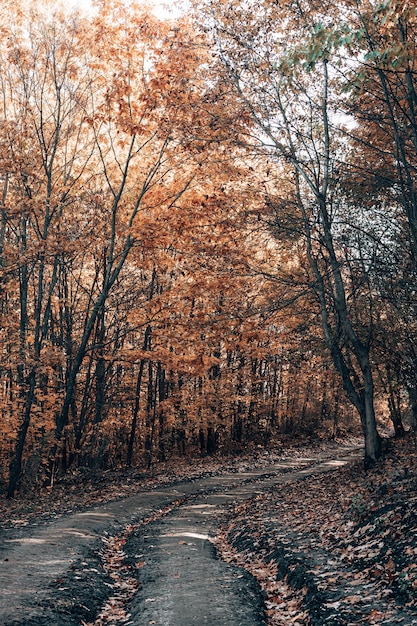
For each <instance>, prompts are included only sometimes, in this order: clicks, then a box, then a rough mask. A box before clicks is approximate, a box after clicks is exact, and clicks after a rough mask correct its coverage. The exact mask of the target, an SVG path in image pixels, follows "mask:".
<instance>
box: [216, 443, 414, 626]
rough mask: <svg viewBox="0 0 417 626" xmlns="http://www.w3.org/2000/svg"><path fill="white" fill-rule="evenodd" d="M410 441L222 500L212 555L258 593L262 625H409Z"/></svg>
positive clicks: (411, 543) (411, 559)
mask: <svg viewBox="0 0 417 626" xmlns="http://www.w3.org/2000/svg"><path fill="white" fill-rule="evenodd" d="M416 452H417V449H416V442H415V441H414V440H413V439H412V438H411V437H409V438H407V439H403V440H397V441H391V442H390V443H389V445H388V450H387V452H386V455H385V459H384V462H383V463H381V464H380V465H379V466H378V467H376V468H375V469H373V470H371V471H368V472H365V471H364V469H363V465H362V463H360V462H357V463H354V464H350V465H346V466H344V467H341V468H339V469H337V470H336V471H335V472H332V473H330V474H325V475H323V474H320V475H317V476H309V477H307V478H306V479H304V480H303V481H297V482H291V483H288V484H286V485H282V486H279V487H278V486H277V488H273V489H271V490H270V491H268V492H267V493H264V494H261V495H259V496H258V497H256V498H255V499H252V500H248V501H246V502H244V503H241V504H239V505H237V506H234V507H233V506H231V507H230V508H229V510H228V512H227V513H226V514H225V518H224V521H223V525H222V530H221V532H220V533H219V535H218V536H217V538H216V543H217V547H218V551H219V554H220V555H221V557H222V558H223V559H225V560H227V561H228V562H233V563H235V564H238V565H240V566H242V567H244V568H245V569H246V570H247V571H249V572H250V573H252V575H253V576H255V577H256V578H257V580H258V581H259V583H260V585H261V588H262V589H263V592H264V594H265V600H266V614H267V623H268V624H271V625H274V626H275V625H282V626H288V625H290V624H295V625H297V624H298V625H299V626H305V625H312V626H322V625H331V626H336V625H338V626H339V625H340V626H341V625H346V626H349V625H353V624H381V625H382V624H385V625H388V624H391V625H393V624H403V625H411V624H417V464H416V457H417V454H416Z"/></svg>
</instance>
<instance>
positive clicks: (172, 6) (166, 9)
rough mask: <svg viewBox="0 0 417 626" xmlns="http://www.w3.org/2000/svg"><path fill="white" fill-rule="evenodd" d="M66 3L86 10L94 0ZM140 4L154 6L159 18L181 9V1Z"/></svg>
mask: <svg viewBox="0 0 417 626" xmlns="http://www.w3.org/2000/svg"><path fill="white" fill-rule="evenodd" d="M65 4H66V5H67V6H68V7H71V8H72V7H79V8H81V9H84V10H87V11H89V10H91V7H92V0H66V1H65ZM140 4H143V6H144V7H146V8H152V10H153V12H154V13H155V15H156V16H157V17H159V18H170V17H171V18H172V17H176V16H178V15H179V14H180V13H181V11H180V10H179V9H178V4H180V3H179V2H175V1H174V2H172V1H171V2H170V1H169V0H168V1H165V2H164V1H163V0H162V1H160V0H141V2H140Z"/></svg>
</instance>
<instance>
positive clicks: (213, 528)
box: [0, 447, 362, 626]
mask: <svg viewBox="0 0 417 626" xmlns="http://www.w3.org/2000/svg"><path fill="white" fill-rule="evenodd" d="M329 455H330V453H329V451H327V452H326V453H323V452H321V453H318V454H312V455H309V456H306V457H299V458H297V459H296V460H291V459H287V460H283V461H281V462H278V463H274V464H273V465H271V466H269V467H263V468H256V469H254V470H252V471H245V472H227V473H224V474H222V475H220V476H212V477H205V478H200V479H195V480H190V481H183V482H181V483H177V484H174V485H168V486H165V487H162V488H158V489H155V490H152V491H146V492H142V493H138V494H137V495H135V496H132V497H129V498H125V499H123V500H119V501H115V502H112V503H109V504H106V505H100V506H97V507H94V508H91V509H90V510H87V511H85V512H81V513H74V514H70V515H64V516H62V517H61V518H59V519H58V520H57V521H53V522H50V523H46V524H42V525H39V526H38V525H35V524H33V525H31V526H28V527H25V528H22V529H17V530H16V529H6V530H2V531H1V543H0V587H1V590H2V593H1V597H0V623H1V624H4V625H5V626H18V625H26V626H46V625H48V626H76V625H77V626H79V625H80V624H95V625H96V626H101V625H102V624H109V623H112V624H127V623H128V624H133V625H136V626H139V625H140V626H144V624H159V625H167V626H168V625H169V626H180V625H181V626H197V624H198V625H202V624H207V625H208V624H210V625H212V626H215V625H219V626H220V625H223V624H224V625H225V624H227V625H228V626H233V625H236V626H237V624H239V625H241V626H255V625H256V624H262V623H263V621H262V601H261V595H260V593H259V590H258V588H257V585H256V583H255V581H254V579H253V578H251V577H250V575H249V574H247V573H246V572H245V571H244V570H242V569H239V568H237V567H236V566H233V565H230V564H226V563H223V562H222V561H220V560H218V559H216V558H215V550H214V548H213V546H212V544H211V540H212V539H213V538H214V537H215V535H216V532H217V522H216V516H218V515H219V514H220V513H221V510H222V507H223V506H225V505H227V504H230V503H235V502H236V503H237V502H239V501H243V500H245V499H249V498H253V497H255V496H256V495H257V494H261V493H264V492H265V491H267V490H268V489H270V488H271V487H272V486H273V485H277V484H284V483H288V482H291V481H297V480H300V479H302V478H303V477H308V476H311V475H314V474H318V473H322V472H328V471H331V470H332V469H335V468H337V467H340V466H342V465H344V464H347V463H349V462H352V461H354V460H357V459H358V458H360V457H361V455H362V452H361V451H360V450H358V449H352V448H349V447H341V448H340V452H339V455H338V456H337V457H336V453H335V451H333V455H334V456H331V457H330V456H329ZM202 590H204V592H202ZM100 616H101V617H100ZM109 619H110V621H109Z"/></svg>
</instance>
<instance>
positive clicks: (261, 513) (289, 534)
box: [0, 438, 417, 626]
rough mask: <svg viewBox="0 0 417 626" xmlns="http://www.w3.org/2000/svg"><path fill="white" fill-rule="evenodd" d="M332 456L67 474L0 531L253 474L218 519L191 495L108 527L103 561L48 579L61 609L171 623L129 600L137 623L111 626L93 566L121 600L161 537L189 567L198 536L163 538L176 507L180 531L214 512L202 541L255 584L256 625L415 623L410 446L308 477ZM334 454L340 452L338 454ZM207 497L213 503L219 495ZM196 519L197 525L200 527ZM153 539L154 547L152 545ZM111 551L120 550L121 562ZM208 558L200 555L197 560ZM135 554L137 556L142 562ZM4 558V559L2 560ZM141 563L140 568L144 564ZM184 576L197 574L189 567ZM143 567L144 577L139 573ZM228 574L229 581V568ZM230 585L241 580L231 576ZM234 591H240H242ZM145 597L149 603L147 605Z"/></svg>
mask: <svg viewBox="0 0 417 626" xmlns="http://www.w3.org/2000/svg"><path fill="white" fill-rule="evenodd" d="M341 450H342V448H341V447H340V446H338V445H337V444H336V443H333V442H331V443H327V444H321V445H320V446H316V447H315V448H314V451H312V449H311V448H306V447H305V446H304V447H292V448H289V449H287V450H282V449H281V450H277V451H275V452H271V451H270V452H265V451H263V450H256V451H254V452H253V453H252V454H248V455H244V456H240V457H237V458H227V459H220V458H218V459H217V458H214V459H210V458H204V459H200V460H199V461H193V462H188V461H187V462H183V463H182V464H180V465H178V464H165V465H164V466H163V467H162V466H160V467H159V469H158V471H156V472H153V474H152V475H149V474H146V473H142V472H139V471H137V470H132V471H130V472H104V473H99V472H97V473H91V472H90V473H88V474H85V475H81V473H80V472H78V473H76V474H75V475H73V476H67V477H66V478H65V479H64V480H63V481H62V482H60V483H59V484H57V485H56V486H55V488H54V490H53V492H52V493H49V492H47V493H45V494H44V495H43V498H41V499H39V498H37V497H35V496H33V497H32V498H28V496H27V495H26V497H24V498H23V497H22V498H17V499H16V500H15V501H13V502H8V503H5V502H4V503H2V505H1V508H0V524H1V526H2V528H3V531H4V532H5V533H9V534H10V533H16V537H19V536H23V535H24V533H25V532H26V531H29V530H30V529H31V528H32V527H36V528H40V527H42V526H45V527H46V528H47V527H48V525H50V524H55V522H54V520H61V519H65V518H67V519H68V518H70V517H71V516H74V514H75V513H76V512H80V511H88V510H92V509H91V507H92V506H93V505H94V506H95V507H97V506H103V505H105V503H107V502H111V501H113V502H114V501H116V502H120V503H122V504H123V503H125V502H127V501H128V499H129V497H131V496H133V495H134V494H138V492H139V491H143V492H145V491H148V492H149V493H151V492H152V493H154V494H156V492H157V491H161V490H162V487H163V486H164V485H165V486H168V485H178V484H180V485H181V484H182V485H186V484H188V487H187V489H188V490H189V493H194V491H193V490H194V486H195V487H197V486H198V484H201V485H203V484H204V483H203V482H201V483H198V481H204V480H206V481H209V480H212V483H211V484H216V480H217V479H216V477H218V478H219V479H220V477H222V476H224V475H225V474H228V475H229V476H230V475H233V474H234V473H235V474H236V476H244V475H245V473H250V472H251V471H253V470H254V469H255V468H257V471H258V472H260V476H263V478H259V481H258V485H257V486H256V484H255V485H254V488H253V493H252V494H251V497H249V496H248V495H246V496H243V497H242V495H241V497H240V498H234V497H232V498H230V497H229V496H227V494H225V496H224V498H225V499H224V502H223V503H222V506H221V508H220V509H219V510H214V505H213V504H210V500H209V499H208V496H207V495H204V493H203V492H202V491H198V497H199V498H200V499H202V500H201V503H200V501H198V500H194V501H193V502H194V504H193V507H190V506H188V509H187V506H184V504H186V503H184V502H182V503H181V502H179V501H178V502H177V503H176V504H174V506H172V505H171V507H168V509H166V510H163V509H161V510H159V511H158V512H157V513H156V514H152V515H151V516H148V517H147V518H146V519H145V518H144V519H143V520H142V521H141V522H140V524H139V526H137V527H135V525H134V524H133V525H132V524H130V525H129V524H126V523H125V521H123V520H122V526H123V527H124V530H123V531H120V530H118V532H117V533H115V534H114V535H113V536H114V538H115V543H114V542H113V543H112V541H113V539H112V535H111V534H106V537H105V541H106V543H105V545H106V546H107V548H106V551H105V553H106V554H107V556H106V555H105V554H104V553H103V551H100V552H98V551H97V550H95V551H93V552H91V553H90V554H89V556H86V555H84V557H83V558H84V560H82V559H81V560H80V562H78V563H75V562H74V564H73V565H71V570H72V571H71V572H70V574H69V575H67V576H65V577H63V578H61V577H59V578H58V579H57V581H56V584H55V590H58V591H59V592H60V593H61V596H62V602H64V601H65V602H67V603H68V602H70V600H69V599H68V598H69V597H70V596H71V598H72V601H73V600H74V597H75V596H76V595H77V594H78V595H79V597H80V598H82V600H83V602H84V604H86V603H88V602H90V606H89V611H90V612H91V610H92V608H91V607H93V605H94V606H95V605H97V611H98V610H99V608H100V607H101V613H100V614H101V618H100V619H101V621H100V620H99V621H96V622H94V623H95V624H97V625H98V624H100V625H101V624H116V623H117V624H122V623H124V624H128V623H131V624H135V623H138V624H141V626H142V624H143V623H145V624H146V623H149V624H151V623H157V624H158V623H170V624H171V623H172V624H174V622H159V621H156V620H155V619H153V618H152V615H151V614H150V613H149V611H148V609H149V606H150V605H144V604H143V597H142V604H141V603H140V602H139V604H138V603H137V605H136V607H135V606H134V602H133V605H132V606H133V608H134V609H135V610H136V611H137V612H138V615H139V616H142V617H138V619H139V622H135V621H134V620H133V621H129V614H128V613H126V612H125V613H123V615H122V616H121V617H120V619H119V618H117V619H116V618H115V611H116V612H117V611H118V610H119V609H118V606H117V603H116V605H114V604H113V605H112V604H111V603H110V604H109V603H108V598H107V605H106V594H107V596H108V595H109V593H108V589H109V588H110V587H111V586H112V585H113V586H114V576H113V574H114V572H113V574H111V573H110V574H109V570H108V568H107V570H106V567H104V566H103V560H105V559H106V558H107V560H108V561H109V562H110V563H112V567H113V570H114V568H116V569H117V568H118V567H119V564H120V570H121V571H122V570H124V572H125V573H124V578H123V576H122V577H121V583H120V581H119V583H118V584H119V586H120V584H121V586H122V587H123V589H124V592H123V593H125V596H126V597H125V600H126V598H130V599H131V598H132V597H133V598H134V597H138V594H137V591H138V585H139V584H140V586H141V587H142V584H144V583H145V579H146V576H148V578H149V581H150V582H151V583H152V581H154V580H155V578H157V577H155V576H154V577H152V570H151V567H150V566H151V564H152V559H150V560H147V559H148V556H149V555H147V554H146V550H148V551H149V549H154V548H155V551H156V549H157V545H156V544H157V541H156V539H155V538H158V537H159V538H161V537H162V538H164V539H163V542H166V541H168V539H167V537H171V538H172V539H170V540H172V541H174V543H175V544H177V547H178V546H180V547H181V549H183V548H184V550H189V551H190V552H189V557H187V559H189V558H191V559H192V558H193V554H194V553H196V552H198V550H197V548H196V544H195V541H197V539H196V538H198V537H200V535H199V534H197V533H192V532H191V533H189V535H190V536H191V535H193V534H194V535H195V536H196V538H194V539H192V540H185V541H184V540H181V541H179V540H178V539H175V537H176V536H177V535H176V534H175V532H171V533H169V532H166V529H167V528H169V527H170V525H171V528H174V525H175V523H177V522H176V521H175V519H174V518H175V516H176V515H180V513H181V507H182V511H183V513H182V516H183V517H182V521H181V523H182V524H184V523H185V522H184V520H186V521H187V523H188V522H190V519H192V517H191V516H192V514H197V512H198V511H200V512H201V513H204V514H207V510H208V509H207V508H208V507H212V508H213V511H212V512H214V517H215V518H216V520H215V523H213V521H211V525H212V527H213V528H215V530H216V533H215V534H216V537H215V538H213V537H210V539H211V541H214V544H215V546H216V549H217V552H218V554H219V555H220V556H221V557H222V559H224V560H225V561H227V562H229V563H230V566H231V567H232V566H233V567H234V566H239V567H242V568H244V569H245V570H247V572H249V573H250V574H251V575H252V576H254V578H255V579H256V581H257V583H258V584H259V587H256V589H257V590H258V591H257V593H258V595H259V598H260V600H261V604H263V608H264V617H263V619H264V622H265V623H267V624H270V625H271V626H272V625H274V626H275V625H284V624H285V625H286V626H290V625H291V624H294V625H295V626H297V625H298V626H307V625H312V626H319V625H323V626H326V625H328V624H329V625H331V626H335V625H346V626H348V625H350V624H385V625H387V624H392V625H393V624H403V625H407V624H410V625H411V624H416V623H417V510H416V508H415V504H416V502H417V466H416V462H415V460H416V447H415V443H414V442H413V441H412V440H411V438H410V439H405V440H402V441H395V442H392V443H391V444H390V449H389V450H388V451H387V453H386V457H385V459H384V462H383V463H381V465H379V466H378V467H377V468H375V469H374V470H372V471H369V472H366V473H365V471H364V470H363V466H362V463H361V462H360V461H358V462H355V463H349V464H348V465H345V466H341V467H338V463H337V461H335V466H334V469H332V471H331V472H327V473H322V470H319V469H317V472H315V470H314V467H315V466H314V465H312V464H313V463H316V464H317V463H318V462H319V461H320V459H331V458H332V457H333V458H334V459H337V458H338V455H339V456H340V454H341ZM344 450H345V451H346V447H345V448H344ZM309 455H310V456H311V458H312V463H310V466H311V465H312V469H311V471H307V472H305V473H304V474H301V473H300V472H299V471H298V473H297V459H299V460H300V463H299V467H305V466H306V464H305V461H304V460H305V459H306V458H307V457H308V456H309ZM313 457H314V459H313ZM303 459H304V460H303ZM285 460H287V462H288V463H289V466H288V470H290V465H291V462H292V461H294V466H293V469H292V470H291V471H289V472H288V473H286V474H285V476H284V474H283V479H282V480H281V479H279V478H274V480H273V481H272V482H270V483H269V482H268V480H267V478H268V471H269V469H270V468H271V467H272V466H273V465H274V463H275V464H277V463H278V462H281V463H282V462H283V461H285ZM316 466H317V468H318V465H316ZM285 471H287V470H285ZM284 478H285V480H284ZM220 482H221V481H220ZM193 485H194V486H193ZM180 489H181V488H180ZM195 493H197V492H195ZM212 493H214V492H213V490H212V491H210V489H209V490H207V491H206V494H209V495H210V494H212ZM230 493H231V492H230ZM236 493H237V492H236ZM247 494H249V490H248V491H247ZM226 496H227V497H226ZM216 497H217V498H219V497H220V494H218V495H217V496H216ZM204 507H206V510H205V511H204V510H203V509H204ZM193 508H194V510H193V511H192V509H193ZM94 510H95V511H99V510H102V509H97V508H95V509H94ZM184 515H185V517H184ZM165 517H166V520H165V521H164V520H163V518H165ZM71 519H72V518H71ZM201 519H202V518H200V522H199V523H202V524H205V521H203V522H201ZM206 519H208V518H207V517H206ZM161 520H162V521H161ZM164 524H166V525H165V526H164ZM144 525H145V526H146V528H147V531H146V533H147V536H148V538H149V537H150V539H148V544H147V547H146V545H144V544H143V526H144ZM138 528H142V531H140V532H137V531H138ZM164 529H165V531H164ZM204 532H206V530H205V531H204ZM7 536H9V535H7ZM11 536H12V535H11ZM203 537H205V535H201V540H202V539H203ZM158 540H159V541H160V542H161V539H158ZM117 542H119V544H118V545H119V547H118V545H116V544H117ZM120 542H121V545H123V546H125V548H126V549H125V550H124V551H123V555H122V556H120V554H121V551H120ZM163 542H162V543H161V546H162V547H161V554H160V557H159V562H158V563H156V561H155V567H156V565H157V566H158V567H160V561H161V560H164V558H163V555H164V554H168V552H172V551H168V550H166V545H165V544H164V543H163ZM206 543H207V542H206ZM206 543H205V545H206ZM202 545H203V544H202ZM129 546H130V547H129ZM164 546H165V547H164ZM129 550H130V556H129ZM207 550H208V549H207V548H204V550H203V549H201V550H200V554H202V553H203V552H204V551H205V552H207ZM138 554H139V555H141V557H140V558H139V557H138ZM143 554H144V556H143ZM206 556H207V555H206ZM212 556H213V555H212V554H211V553H210V554H208V556H207V558H211V559H212ZM138 558H139V560H138ZM142 558H143V560H142ZM0 559H1V557H0ZM129 559H130V561H129ZM4 560H5V561H6V560H8V557H6V558H4ZM145 563H147V564H148V566H149V567H144V566H145ZM87 565H88V567H87ZM81 566H82V567H81ZM173 567H176V568H178V563H174V564H173ZM193 567H197V563H196V562H195V565H194V566H193ZM132 570H135V571H136V573H137V577H139V578H140V579H141V581H140V582H138V580H136V582H133V583H132V576H131V575H128V576H127V577H126V572H130V573H131V571H132ZM147 570H148V571H149V572H150V574H146V571H147ZM233 571H234V572H235V573H236V571H238V570H233ZM138 572H139V573H138ZM109 576H110V577H109ZM112 576H113V579H112ZM181 576H182V575H181V572H177V571H175V573H174V574H172V575H171V583H172V582H173V581H177V580H179V579H180V578H181ZM227 576H228V578H227V580H230V577H231V574H230V571H229V573H228V574H227ZM106 577H107V578H106ZM232 577H233V576H232ZM235 577H236V578H239V577H242V575H240V574H236V575H235ZM142 579H143V580H142ZM129 585H130V587H131V588H129ZM82 588H83V591H82V592H81V589H82ZM247 588H248V587H247ZM251 589H252V590H251V593H252V595H253V594H255V595H256V589H255V587H252V588H251ZM93 590H94V592H93ZM54 593H55V592H54ZM93 593H96V594H97V593H98V597H96V598H93ZM244 593H245V592H244V591H243V592H242V594H244ZM55 595H56V594H55ZM122 595H123V594H122ZM71 598H70V599H71ZM148 599H149V602H150V601H151V600H152V598H148ZM145 602H146V598H145ZM103 603H104V609H103ZM68 606H69V605H68ZM81 606H84V605H81ZM106 607H107V608H106ZM84 608H86V607H85V606H84ZM68 611H69V609H68ZM89 611H87V610H86V611H85V612H84V615H85V616H86V617H85V621H83V619H82V614H81V613H79V614H78V617H77V620H78V621H71V620H69V621H68V622H66V621H65V620H63V619H61V618H60V621H58V622H56V623H57V624H58V623H59V624H60V625H61V624H64V623H65V624H66V623H68V624H70V623H71V624H72V623H74V624H75V623H77V624H89V623H92V622H90V620H88V621H87V615H88V612H89ZM97 611H96V612H97ZM145 611H148V613H149V615H150V618H149V619H148V621H145V622H143V621H141V620H142V618H143V616H144V615H148V613H146V612H145ZM106 616H107V617H106ZM112 616H113V617H112ZM74 617H75V614H74ZM45 619H47V620H48V619H49V618H45ZM112 619H113V621H112ZM264 622H263V621H262V622H261V623H264ZM7 623H10V624H12V623H13V624H14V623H16V624H28V625H29V624H31V625H32V624H33V625H35V624H36V626H37V625H38V624H39V625H40V624H48V626H49V625H50V624H52V623H55V622H52V621H51V620H50V619H49V621H42V619H40V618H38V619H34V620H29V619H28V620H27V621H25V620H23V621H22V620H21V619H19V620H16V622H14V621H10V622H7ZM179 623H181V622H179ZM187 623H190V624H194V623H198V622H193V621H189V622H187ZM201 623H205V622H201ZM207 623H211V622H207ZM213 623H214V622H213ZM216 623H217V622H216ZM220 623H223V624H226V623H228V622H226V621H223V622H221V621H220V622H219V624H220ZM242 623H243V622H242ZM248 623H249V624H255V623H259V622H257V621H256V622H255V618H253V620H252V621H250V620H249V622H248Z"/></svg>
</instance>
